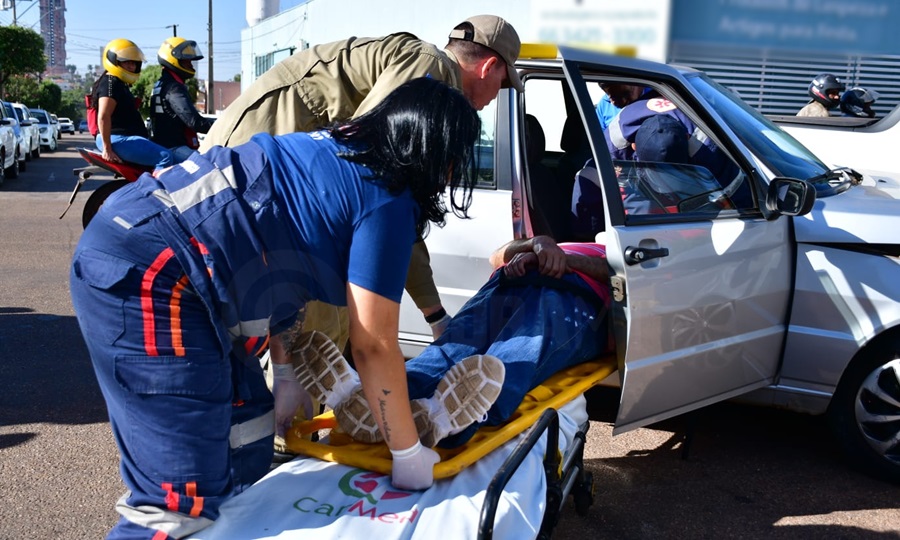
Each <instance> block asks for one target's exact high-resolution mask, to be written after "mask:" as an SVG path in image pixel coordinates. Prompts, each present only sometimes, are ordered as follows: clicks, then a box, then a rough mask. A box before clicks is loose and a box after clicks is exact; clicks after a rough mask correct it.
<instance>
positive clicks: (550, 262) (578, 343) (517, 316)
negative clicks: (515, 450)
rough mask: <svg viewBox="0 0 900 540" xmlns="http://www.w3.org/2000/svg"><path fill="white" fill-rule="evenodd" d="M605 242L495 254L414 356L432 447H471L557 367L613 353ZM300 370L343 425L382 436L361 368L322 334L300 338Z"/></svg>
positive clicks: (364, 438) (543, 242) (548, 243)
mask: <svg viewBox="0 0 900 540" xmlns="http://www.w3.org/2000/svg"><path fill="white" fill-rule="evenodd" d="M605 257H606V252H605V248H604V247H603V246H602V245H599V244H588V243H580V244H562V245H557V244H556V243H555V242H554V241H553V240H552V239H551V238H549V237H546V236H539V237H535V238H531V239H526V240H514V241H512V242H510V243H508V244H506V245H505V246H503V247H501V248H500V249H498V250H497V251H495V252H494V254H493V255H492V256H491V264H492V265H493V266H494V268H495V269H498V271H495V272H494V274H493V275H492V276H491V278H490V279H489V280H488V282H487V283H486V284H485V285H484V286H482V287H481V289H480V290H479V291H478V293H477V294H476V295H475V296H473V297H472V298H471V299H470V300H469V301H468V302H467V303H466V304H465V305H464V306H463V307H462V309H461V310H460V311H459V313H457V314H456V316H455V317H454V318H453V320H452V321H451V323H450V325H449V326H448V328H447V330H446V331H445V332H444V334H443V335H442V336H441V337H440V338H439V339H438V340H436V341H435V342H434V343H432V344H431V345H429V346H428V347H427V348H426V349H425V350H424V351H423V352H422V353H421V354H420V355H419V356H417V357H415V358H413V359H410V360H409V361H407V362H406V373H407V380H408V383H409V395H410V399H411V400H412V402H411V407H412V410H413V417H414V419H415V421H416V427H417V430H418V432H419V438H420V440H421V442H422V444H423V445H425V446H429V447H431V446H435V445H437V444H438V443H440V446H442V447H446V448H452V447H456V446H459V445H462V444H464V443H465V442H466V441H468V440H469V439H470V438H471V437H472V435H474V434H475V432H476V431H477V429H478V427H479V426H481V425H485V424H486V425H498V424H502V423H504V422H505V421H506V420H507V419H508V418H509V417H510V416H511V415H512V413H513V412H514V411H515V410H516V408H517V407H518V406H519V404H520V403H521V402H522V399H523V398H524V397H525V394H526V393H527V392H528V391H529V390H530V389H531V388H533V387H535V386H537V385H538V384H540V383H541V382H543V381H544V380H546V379H547V378H548V377H550V376H551V375H553V374H554V373H556V372H558V371H560V370H562V369H565V368H567V367H570V366H572V365H575V364H580V363H582V362H586V361H588V360H592V359H594V358H597V357H598V356H601V355H602V354H604V353H605V352H607V350H608V337H607V323H606V313H607V308H608V306H609V286H608V281H609V280H608V271H607V266H606V259H605ZM292 358H293V363H294V367H295V374H296V376H297V379H298V380H299V381H300V383H301V384H302V385H303V386H304V387H305V388H306V390H307V391H308V392H309V393H310V395H311V397H312V398H314V399H317V400H318V401H319V402H320V403H324V404H326V405H327V406H329V407H331V408H332V409H334V414H335V418H336V420H337V422H338V424H339V425H340V426H341V428H342V430H343V431H345V432H347V433H348V434H349V435H350V436H351V437H353V438H354V439H355V440H358V441H360V442H366V443H375V442H380V441H381V434H380V431H379V429H378V426H377V425H376V423H375V418H374V416H373V415H372V414H371V412H370V409H369V404H368V402H367V401H366V399H365V397H364V395H363V393H362V387H361V386H360V384H359V379H358V377H357V375H356V372H355V371H353V369H352V368H351V367H350V365H349V364H348V363H347V361H346V360H345V359H344V358H343V356H342V355H341V354H340V352H339V351H338V349H337V348H336V347H335V346H334V344H333V343H332V342H331V341H330V340H329V339H328V338H327V337H325V336H324V335H323V334H321V333H319V332H308V333H305V334H303V335H301V338H300V339H299V340H298V341H297V342H295V344H294V351H293V353H292Z"/></svg>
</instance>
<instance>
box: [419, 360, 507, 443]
mask: <svg viewBox="0 0 900 540" xmlns="http://www.w3.org/2000/svg"><path fill="white" fill-rule="evenodd" d="M505 375H506V367H505V366H504V365H503V362H501V361H500V359H499V358H497V357H495V356H490V355H486V354H485V355H480V354H479V355H475V356H470V357H468V358H466V359H464V360H462V361H461V362H459V363H458V364H456V365H454V366H453V367H452V368H450V369H449V370H448V371H447V373H445V374H444V377H443V378H442V379H441V381H440V382H439V383H438V385H437V389H436V390H435V392H434V396H433V397H431V398H429V399H423V400H415V401H413V403H414V404H415V403H417V402H422V403H421V406H422V407H423V408H424V409H426V410H427V412H428V414H427V415H424V416H423V419H424V420H423V422H422V423H424V424H426V425H424V426H422V427H420V426H419V424H420V422H417V423H416V426H417V427H418V428H419V430H418V431H419V440H420V441H422V444H423V445H425V446H427V447H429V448H430V447H433V446H434V445H436V444H437V443H438V442H439V441H440V440H441V439H443V438H444V437H446V436H448V435H453V434H455V433H459V432H460V431H462V430H464V429H465V428H467V427H469V426H470V425H471V424H474V423H476V422H484V421H485V420H486V419H487V413H488V411H489V410H490V408H491V406H492V405H493V404H494V402H495V401H497V397H498V396H499V395H500V391H501V390H502V389H503V379H504V377H505ZM413 415H414V416H415V412H414V413H413Z"/></svg>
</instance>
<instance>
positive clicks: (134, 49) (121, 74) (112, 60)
mask: <svg viewBox="0 0 900 540" xmlns="http://www.w3.org/2000/svg"><path fill="white" fill-rule="evenodd" d="M125 61H132V62H137V70H136V71H133V72H132V71H127V70H125V69H124V68H123V67H122V66H120V65H119V64H120V63H121V62H125ZM144 62H145V60H144V53H143V52H141V48H140V47H138V46H137V45H135V44H134V42H133V41H131V40H128V39H122V38H118V39H114V40H112V41H110V42H109V43H107V44H106V47H105V48H104V49H103V69H105V70H106V71H108V72H109V74H110V75H112V76H113V77H116V78H118V79H122V81H124V82H125V84H134V83H135V81H137V80H138V77H139V76H140V74H141V64H143V63H144Z"/></svg>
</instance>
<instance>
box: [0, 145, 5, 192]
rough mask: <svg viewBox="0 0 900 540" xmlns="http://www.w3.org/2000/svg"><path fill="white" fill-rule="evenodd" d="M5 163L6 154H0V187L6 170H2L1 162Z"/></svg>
mask: <svg viewBox="0 0 900 540" xmlns="http://www.w3.org/2000/svg"><path fill="white" fill-rule="evenodd" d="M4 161H6V152H0V186H2V185H3V181H4V180H6V169H4V168H3V162H4Z"/></svg>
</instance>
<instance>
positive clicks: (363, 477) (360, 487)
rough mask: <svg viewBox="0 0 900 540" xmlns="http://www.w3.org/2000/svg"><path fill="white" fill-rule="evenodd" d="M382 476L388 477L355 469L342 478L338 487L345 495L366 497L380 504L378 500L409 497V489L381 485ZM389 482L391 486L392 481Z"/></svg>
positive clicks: (383, 476) (369, 500) (371, 501)
mask: <svg viewBox="0 0 900 540" xmlns="http://www.w3.org/2000/svg"><path fill="white" fill-rule="evenodd" d="M381 478H387V476H386V475H383V474H381V473H375V472H371V471H367V470H365V469H353V470H352V471H350V472H348V473H347V474H345V475H344V477H343V478H341V481H340V482H338V487H339V488H340V489H341V491H342V492H343V493H344V495H349V496H351V497H356V498H359V499H365V500H367V501H368V502H370V503H372V504H378V501H388V500H391V499H402V498H404V497H409V492H407V491H394V490H392V489H389V488H387V487H381V485H380V484H381V483H380V482H379V481H378V480H379V479H381ZM387 484H388V486H390V482H388V483H387Z"/></svg>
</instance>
